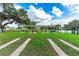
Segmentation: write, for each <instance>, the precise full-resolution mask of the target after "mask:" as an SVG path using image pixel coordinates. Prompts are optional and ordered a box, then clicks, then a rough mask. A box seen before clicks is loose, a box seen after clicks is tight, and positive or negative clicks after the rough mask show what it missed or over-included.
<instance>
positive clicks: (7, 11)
mask: <svg viewBox="0 0 79 59" xmlns="http://www.w3.org/2000/svg"><path fill="white" fill-rule="evenodd" d="M1 5H2V7H3V11H2V12H0V29H1V31H2V32H3V29H4V27H5V26H6V25H8V24H12V23H13V22H15V23H17V24H18V25H22V24H30V20H29V18H28V16H27V12H26V11H25V10H24V9H22V8H21V9H19V10H16V9H15V8H14V4H11V3H7V4H6V3H3V4H1ZM4 21H7V23H4V24H2V23H3V22H4Z"/></svg>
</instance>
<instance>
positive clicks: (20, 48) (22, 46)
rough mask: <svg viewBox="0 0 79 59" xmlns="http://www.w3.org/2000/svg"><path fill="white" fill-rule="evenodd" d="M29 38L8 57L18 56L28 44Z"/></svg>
mask: <svg viewBox="0 0 79 59" xmlns="http://www.w3.org/2000/svg"><path fill="white" fill-rule="evenodd" d="M30 40H31V39H30V38H28V39H27V40H26V41H25V42H24V43H23V44H22V45H21V46H20V47H19V48H17V49H16V50H15V51H14V52H13V53H12V54H11V55H10V56H19V54H20V53H21V52H22V51H23V50H24V48H25V47H26V46H27V44H28V43H29V42H30Z"/></svg>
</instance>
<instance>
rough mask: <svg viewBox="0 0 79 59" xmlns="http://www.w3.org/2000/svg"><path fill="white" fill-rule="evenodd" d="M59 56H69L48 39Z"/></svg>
mask: <svg viewBox="0 0 79 59" xmlns="http://www.w3.org/2000/svg"><path fill="white" fill-rule="evenodd" d="M47 40H48V41H49V43H50V44H51V45H52V47H53V48H54V49H55V51H56V52H57V53H58V55H59V56H67V55H66V54H65V53H64V52H63V51H62V50H61V49H60V47H58V46H57V45H56V44H55V43H54V42H53V41H52V40H51V39H47Z"/></svg>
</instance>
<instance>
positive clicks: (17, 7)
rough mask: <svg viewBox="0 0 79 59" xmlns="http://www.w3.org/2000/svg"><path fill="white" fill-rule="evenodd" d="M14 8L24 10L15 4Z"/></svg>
mask: <svg viewBox="0 0 79 59" xmlns="http://www.w3.org/2000/svg"><path fill="white" fill-rule="evenodd" d="M14 7H15V8H16V9H20V8H22V7H21V6H19V5H17V4H14Z"/></svg>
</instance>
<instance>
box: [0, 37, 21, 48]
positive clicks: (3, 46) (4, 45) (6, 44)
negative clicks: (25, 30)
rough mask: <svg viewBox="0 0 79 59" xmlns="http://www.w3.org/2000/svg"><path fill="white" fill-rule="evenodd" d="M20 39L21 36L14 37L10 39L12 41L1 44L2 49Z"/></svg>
mask: <svg viewBox="0 0 79 59" xmlns="http://www.w3.org/2000/svg"><path fill="white" fill-rule="evenodd" d="M20 39H21V38H16V39H14V40H12V41H10V42H8V43H5V44H3V45H1V46H0V49H3V48H5V47H7V46H9V45H10V44H12V43H14V42H16V41H18V40H20Z"/></svg>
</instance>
